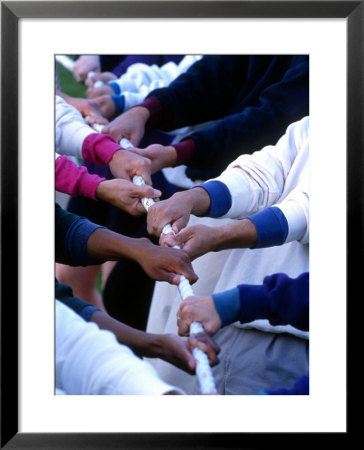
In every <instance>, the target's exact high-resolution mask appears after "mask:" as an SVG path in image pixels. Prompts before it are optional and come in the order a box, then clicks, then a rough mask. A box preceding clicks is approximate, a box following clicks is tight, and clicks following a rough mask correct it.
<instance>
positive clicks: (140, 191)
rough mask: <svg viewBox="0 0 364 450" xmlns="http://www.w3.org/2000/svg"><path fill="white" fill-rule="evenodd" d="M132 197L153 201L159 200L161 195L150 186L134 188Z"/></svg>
mask: <svg viewBox="0 0 364 450" xmlns="http://www.w3.org/2000/svg"><path fill="white" fill-rule="evenodd" d="M134 186H135V185H134ZM134 195H135V196H136V197H139V198H142V197H146V198H153V199H155V198H159V197H160V196H161V195H162V192H161V191H159V190H158V189H154V188H153V187H152V186H147V185H145V186H135V190H134Z"/></svg>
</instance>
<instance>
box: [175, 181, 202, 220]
mask: <svg viewBox="0 0 364 450" xmlns="http://www.w3.org/2000/svg"><path fill="white" fill-rule="evenodd" d="M175 198H176V203H177V204H178V202H182V203H184V204H186V205H187V206H188V209H190V211H191V214H193V215H195V216H198V217H201V216H204V215H206V213H207V212H208V210H209V208H210V196H209V194H208V193H207V191H206V190H205V189H203V188H201V187H196V188H192V189H189V190H187V191H182V192H178V193H177V194H175Z"/></svg>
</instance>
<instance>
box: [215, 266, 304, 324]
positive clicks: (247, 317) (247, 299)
mask: <svg viewBox="0 0 364 450" xmlns="http://www.w3.org/2000/svg"><path fill="white" fill-rule="evenodd" d="M212 298H213V300H214V304H215V307H216V310H217V312H218V314H219V316H220V319H221V322H222V326H226V325H229V324H230V323H233V322H236V321H240V322H241V323H249V322H253V321H254V320H258V319H267V320H268V321H269V322H270V323H271V324H272V325H292V326H294V327H295V328H298V329H300V330H304V331H308V324H309V274H308V272H305V273H303V274H301V275H300V276H299V277H297V278H290V277H288V276H287V275H285V274H282V273H278V274H274V275H270V276H267V277H265V278H264V280H263V284H262V285H252V284H241V285H239V286H237V288H234V289H230V290H228V291H224V292H221V293H217V294H212Z"/></svg>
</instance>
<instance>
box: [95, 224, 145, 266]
mask: <svg viewBox="0 0 364 450" xmlns="http://www.w3.org/2000/svg"><path fill="white" fill-rule="evenodd" d="M146 242H149V241H148V240H147V239H135V238H130V237H128V236H124V235H121V234H118V233H115V232H113V231H111V230H109V229H107V228H99V229H97V230H95V231H94V232H93V233H92V234H91V235H90V237H89V239H88V241H87V250H88V253H89V255H90V257H91V258H92V259H93V260H95V261H99V262H104V261H119V260H120V259H131V260H133V261H137V262H139V261H140V260H141V259H142V252H143V246H145V243H146ZM151 245H152V244H151Z"/></svg>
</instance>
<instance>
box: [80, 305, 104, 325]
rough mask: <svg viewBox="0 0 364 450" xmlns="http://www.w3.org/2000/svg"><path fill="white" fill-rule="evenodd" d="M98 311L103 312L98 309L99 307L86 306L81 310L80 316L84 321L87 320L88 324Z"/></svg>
mask: <svg viewBox="0 0 364 450" xmlns="http://www.w3.org/2000/svg"><path fill="white" fill-rule="evenodd" d="M96 311H101V309H100V308H97V307H96V306H94V305H87V306H84V307H83V308H82V309H81V311H80V312H79V315H80V316H81V317H82V318H83V319H84V320H86V322H90V320H91V317H92V315H93V313H94V312H96Z"/></svg>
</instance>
